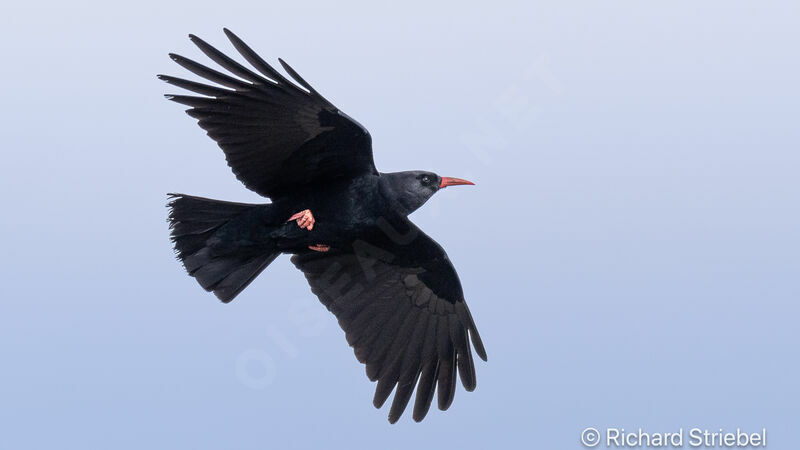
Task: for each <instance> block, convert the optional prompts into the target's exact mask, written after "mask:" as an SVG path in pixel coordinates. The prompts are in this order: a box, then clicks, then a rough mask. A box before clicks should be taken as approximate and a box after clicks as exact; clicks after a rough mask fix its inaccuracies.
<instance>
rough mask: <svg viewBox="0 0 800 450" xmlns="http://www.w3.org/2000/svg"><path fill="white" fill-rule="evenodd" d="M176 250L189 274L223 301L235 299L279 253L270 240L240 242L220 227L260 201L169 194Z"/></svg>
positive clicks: (170, 220)
mask: <svg viewBox="0 0 800 450" xmlns="http://www.w3.org/2000/svg"><path fill="white" fill-rule="evenodd" d="M169 197H170V201H169V203H168V205H167V206H168V207H169V216H168V220H169V224H170V229H171V230H172V231H171V239H172V242H173V244H174V246H175V253H176V254H177V257H178V259H179V260H180V261H181V262H182V263H183V266H184V267H185V268H186V271H187V272H188V273H189V275H191V276H193V277H194V278H195V279H196V280H197V281H198V282H199V283H200V285H201V286H202V287H203V289H205V290H207V291H210V292H214V294H215V295H216V296H217V297H218V298H219V299H220V300H222V301H223V302H225V303H227V302H230V301H231V300H233V299H234V297H236V296H237V295H238V294H239V293H240V292H241V291H242V290H243V289H244V288H246V287H247V285H249V284H250V282H251V281H253V279H255V277H256V276H258V274H259V273H261V271H262V270H264V269H265V268H266V267H267V266H268V265H269V264H270V263H271V262H272V261H274V260H275V258H277V256H278V255H279V254H280V252H279V251H277V250H276V249H275V247H274V246H271V245H270V243H269V242H254V243H253V245H247V246H241V244H239V243H236V244H232V243H230V242H226V238H225V236H226V234H225V233H224V232H223V231H221V230H222V229H223V227H225V226H226V225H228V224H229V223H231V221H232V220H233V219H236V218H239V217H241V216H242V215H243V214H245V213H248V212H250V211H251V210H252V209H253V208H255V207H257V206H258V205H250V204H246V203H233V202H224V201H220V200H212V199H207V198H202V197H193V196H190V195H184V194H169Z"/></svg>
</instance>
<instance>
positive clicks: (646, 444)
mask: <svg viewBox="0 0 800 450" xmlns="http://www.w3.org/2000/svg"><path fill="white" fill-rule="evenodd" d="M581 443H582V444H583V445H584V446H585V447H590V448H591V447H600V448H761V447H766V446H767V429H766V428H762V429H760V430H757V431H747V430H743V429H741V428H736V429H735V430H724V429H721V428H720V429H713V430H712V429H705V428H679V429H677V430H673V431H664V432H660V431H656V432H653V431H647V430H644V429H642V428H638V429H635V430H626V429H625V428H613V427H609V428H599V429H598V428H594V427H588V428H585V429H584V430H583V431H582V432H581Z"/></svg>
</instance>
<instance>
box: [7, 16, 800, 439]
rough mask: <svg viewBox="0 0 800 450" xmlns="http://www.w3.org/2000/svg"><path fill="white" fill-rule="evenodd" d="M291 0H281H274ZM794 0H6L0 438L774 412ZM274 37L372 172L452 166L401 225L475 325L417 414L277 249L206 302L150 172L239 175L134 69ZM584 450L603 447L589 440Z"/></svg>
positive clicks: (794, 197) (557, 427) (685, 423)
mask: <svg viewBox="0 0 800 450" xmlns="http://www.w3.org/2000/svg"><path fill="white" fill-rule="evenodd" d="M295 3H296V4H295ZM799 16H800V7H799V6H797V3H796V2H790V1H773V2H752V1H707V2H690V1H672V2H633V1H604V2H589V1H586V2H574V1H564V2H525V3H524V4H523V2H519V3H505V2H482V3H480V4H474V5H469V4H464V3H463V2H459V3H457V4H456V3H453V4H450V5H446V4H444V3H436V2H431V1H426V2H404V6H402V7H400V6H397V7H386V6H375V5H373V4H371V3H368V2H363V3H353V2H328V3H322V2H319V3H315V2H311V1H303V2H267V1H263V2H251V3H241V2H236V1H228V2H214V3H208V2H200V1H191V2H188V1H187V2H135V3H130V4H127V5H125V6H119V5H114V4H113V3H111V4H109V3H106V2H82V1H75V2H34V1H31V2H14V3H13V4H12V3H9V2H5V3H4V5H3V6H2V7H0V24H2V26H0V38H1V39H0V50H2V55H3V58H4V63H3V70H2V71H1V72H0V81H2V83H0V86H2V87H1V88H0V89H1V90H2V108H1V109H0V133H1V134H0V137H2V142H3V145H2V152H3V158H2V164H1V165H0V196H2V203H3V212H2V220H0V235H2V236H3V238H2V246H3V257H2V258H0V278H2V283H0V298H2V303H1V304H0V358H2V370H0V381H2V382H0V448H4V449H5V448H8V449H28V448H35V449H54V448H75V449H88V448H113V449H143V448H147V449H178V448H181V449H183V448H186V449H189V448H191V449H266V448H298V449H300V448H381V449H407V448H434V447H435V446H439V448H462V449H483V448H490V447H494V448H497V447H496V446H498V445H499V446H501V447H505V448H550V449H555V448H558V449H570V448H581V445H580V443H579V435H580V432H581V430H583V429H584V428H585V427H589V426H594V427H598V428H602V427H606V426H616V427H624V428H626V429H636V428H638V427H643V428H644V429H645V430H646V431H651V432H656V431H660V432H664V431H675V430H677V429H678V428H680V427H683V428H685V429H687V428H691V427H701V428H709V429H712V430H716V429H718V428H720V427H722V428H726V429H735V428H736V427H742V428H744V429H746V430H749V431H759V430H760V429H761V428H762V427H766V428H767V430H768V442H769V446H768V448H772V449H789V448H796V446H797V439H798V438H797V430H796V426H797V424H798V421H800V409H799V407H798V400H800V388H798V383H797V380H798V379H800V364H799V363H798V338H800V331H798V325H797V317H798V313H800V306H798V300H800V260H799V258H800V256H799V255H800V210H799V209H798V201H799V198H800V179H799V178H798V175H799V174H800V153H799V152H798V150H799V149H800V145H798V144H800V127H799V126H798V117H800V110H799V109H800V107H798V105H800V85H799V84H798V80H800V58H798V52H797V43H798V42H800V28H798V17H799ZM223 26H227V27H229V28H231V29H232V30H234V31H235V32H236V33H237V34H239V35H240V36H241V37H242V38H243V39H244V40H245V41H246V42H248V43H249V44H250V45H251V46H252V47H253V48H255V49H256V50H257V51H258V52H260V53H261V54H262V55H263V56H264V57H265V59H267V60H269V61H277V57H279V56H280V57H283V58H284V59H286V60H287V61H288V62H289V63H290V64H292V65H293V66H294V67H295V68H296V69H297V70H298V71H299V72H300V73H301V74H302V75H303V76H304V77H305V78H306V79H307V80H309V81H310V82H311V83H312V84H313V85H314V86H315V87H316V88H317V89H318V90H319V91H320V92H321V93H322V94H323V95H325V96H326V97H327V98H329V99H330V100H331V101H332V102H334V103H335V104H336V105H337V106H339V107H340V108H342V109H343V110H344V111H346V112H347V113H348V114H350V115H351V116H353V117H355V118H356V119H358V120H359V121H360V122H361V123H363V124H364V125H365V126H366V127H367V128H368V129H369V130H370V131H371V133H372V136H373V142H374V148H375V159H376V163H377V165H378V167H379V168H380V169H381V170H383V171H395V170H405V169H428V170H434V171H437V172H439V173H441V174H443V175H451V176H459V177H465V178H469V179H474V180H475V181H476V182H477V186H476V187H475V188H461V189H453V190H448V191H446V192H443V193H441V194H439V195H437V196H436V197H435V198H434V199H433V200H432V201H431V202H429V204H427V205H426V206H425V207H423V209H421V210H420V211H418V212H417V213H415V215H414V216H413V219H414V221H415V222H416V223H417V224H419V225H420V226H421V227H422V228H423V229H424V230H425V231H426V232H427V233H428V234H430V235H431V236H433V237H434V238H435V239H437V240H438V241H439V242H440V243H441V244H442V245H443V246H444V248H445V249H447V251H448V253H449V255H450V257H451V259H452V260H453V261H454V264H455V266H456V268H457V270H458V271H459V274H460V276H461V279H462V283H463V285H464V290H465V292H466V296H467V300H468V302H469V304H470V307H471V309H472V313H473V315H474V317H475V319H476V322H477V325H478V328H479V329H480V331H481V334H482V336H483V338H484V342H485V343H486V346H487V350H488V353H489V362H488V363H483V362H479V363H478V364H477V366H478V367H477V370H478V389H477V390H476V391H475V392H473V393H466V392H464V390H463V389H462V388H461V387H459V390H458V392H457V393H456V398H455V402H454V404H453V406H452V408H451V409H450V410H449V411H448V412H446V413H441V412H439V411H438V410H432V411H431V413H430V414H429V415H428V417H427V418H426V420H425V421H424V422H423V423H422V424H416V423H414V422H413V421H412V420H411V418H410V411H407V414H406V415H405V416H404V417H403V419H401V421H400V423H398V424H397V425H395V426H390V425H389V423H388V422H387V421H386V416H387V414H388V408H384V409H383V410H380V411H376V410H375V409H374V408H373V407H372V405H371V399H372V395H373V390H374V385H373V384H372V383H370V382H369V381H368V380H367V378H366V376H365V374H364V369H363V366H361V365H360V364H358V363H357V361H356V360H355V357H354V356H353V354H352V350H351V349H350V348H349V347H348V346H347V344H346V342H345V339H344V336H343V332H342V331H341V330H340V329H339V327H338V325H337V323H336V321H335V319H334V317H333V316H332V315H330V314H329V313H328V312H327V311H326V310H325V309H324V307H323V306H322V305H321V304H319V302H318V300H317V299H316V298H315V297H314V296H313V295H312V294H311V293H310V290H309V288H308V286H307V285H306V283H305V281H304V279H303V277H302V275H301V274H300V273H299V272H298V271H296V270H295V269H294V268H293V267H292V265H291V264H290V263H289V261H288V258H287V257H282V258H280V259H279V260H277V261H276V262H275V263H273V265H272V266H271V267H270V268H269V270H268V271H267V272H265V273H264V274H262V275H261V276H260V277H259V278H258V279H257V280H256V281H255V282H254V283H253V284H252V285H251V286H250V287H249V288H248V289H247V290H246V291H245V292H244V293H243V294H242V295H241V296H240V297H239V298H237V299H236V301H235V302H233V303H232V304H230V305H223V304H221V303H219V302H218V301H217V300H216V299H215V298H214V297H213V296H212V295H210V294H207V293H205V292H204V291H203V290H202V289H201V288H200V287H199V286H198V285H197V283H196V282H195V281H194V280H192V279H191V278H189V277H188V276H186V275H185V274H184V273H183V269H182V268H181V266H180V264H179V263H178V262H176V261H175V260H174V258H173V253H172V249H171V248H170V244H169V240H168V231H167V225H166V222H165V216H166V209H165V207H164V204H165V202H166V196H165V193H166V192H169V191H179V192H185V193H190V194H196V195H203V196H208V197H214V198H219V199H225V200H233V201H245V202H258V201H259V198H258V197H257V195H256V194H254V193H252V192H250V191H247V190H246V189H245V188H244V187H243V186H242V185H240V184H239V183H238V182H237V181H236V180H235V178H234V177H233V175H232V174H231V173H230V171H229V169H228V168H227V167H226V165H225V163H224V159H223V155H222V152H221V151H220V150H219V148H218V147H216V145H215V144H214V143H213V142H212V141H211V140H210V139H208V138H207V137H206V136H205V135H204V133H203V132H202V130H201V129H200V128H198V127H197V125H196V124H195V123H194V122H193V121H192V120H191V119H190V118H189V117H188V116H186V115H185V114H183V112H182V109H183V108H182V107H181V106H180V105H176V104H172V103H170V102H167V101H166V100H164V99H163V97H162V94H163V93H166V92H176V89H175V88H171V87H169V86H167V85H166V84H164V83H162V82H160V81H158V80H157V79H156V77H155V75H156V74H157V73H168V74H173V75H180V76H188V77H190V78H191V76H189V75H187V72H186V71H184V70H183V69H181V68H180V67H179V66H177V65H176V64H174V63H172V62H171V61H170V60H169V58H168V57H167V53H168V52H170V51H174V52H177V53H181V54H184V55H185V56H189V57H192V58H196V59H198V60H201V61H206V60H205V58H204V57H203V56H202V54H201V53H200V51H199V50H197V49H196V48H194V47H193V45H192V44H191V43H190V42H189V40H188V39H187V37H186V35H187V34H188V33H195V34H197V35H199V36H201V37H202V38H204V39H206V40H208V41H209V42H210V43H212V44H214V45H217V46H219V47H220V48H222V49H224V50H225V51H233V49H232V47H231V46H230V45H229V44H228V43H227V41H226V39H225V37H224V35H223V34H222V27H223ZM600 448H602V446H601V447H600Z"/></svg>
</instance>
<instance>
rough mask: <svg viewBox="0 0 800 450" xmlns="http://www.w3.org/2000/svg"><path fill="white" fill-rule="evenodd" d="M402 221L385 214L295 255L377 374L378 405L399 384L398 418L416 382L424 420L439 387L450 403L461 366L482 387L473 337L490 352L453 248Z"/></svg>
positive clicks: (465, 379) (467, 381)
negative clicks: (354, 232)
mask: <svg viewBox="0 0 800 450" xmlns="http://www.w3.org/2000/svg"><path fill="white" fill-rule="evenodd" d="M403 226H404V227H406V228H404V229H402V230H399V231H398V230H397V229H396V228H394V227H392V226H391V225H389V224H388V223H386V222H384V223H383V224H382V225H381V226H380V227H378V228H376V229H375V230H373V231H374V232H372V233H369V235H368V236H366V237H365V238H364V239H363V240H359V241H356V242H354V243H353V244H352V245H351V246H349V247H348V248H344V249H332V250H331V251H330V252H328V253H303V254H298V255H295V256H293V257H292V262H293V263H294V264H295V265H296V266H297V268H299V269H300V270H302V271H303V273H304V274H305V276H306V279H307V280H308V283H309V284H310V285H311V291H312V292H313V293H314V294H316V295H317V296H318V297H319V299H320V301H321V302H322V303H323V304H324V305H325V306H326V307H327V308H328V310H330V311H331V312H332V313H333V314H335V315H336V317H337V319H338V320H339V325H341V327H342V329H343V330H344V331H345V336H346V338H347V342H348V343H349V344H350V346H351V347H353V348H354V350H355V355H356V358H357V359H358V360H359V361H360V362H362V363H364V364H366V366H367V367H366V369H367V377H369V379H370V380H372V381H376V380H377V381H378V385H377V388H376V390H375V398H374V400H373V404H374V405H375V407H376V408H380V407H381V406H382V405H383V403H384V402H385V401H386V399H387V398H388V397H389V395H390V394H391V393H392V390H395V394H394V400H393V401H392V406H391V409H390V412H389V421H390V422H392V423H394V422H396V421H397V420H398V419H399V418H400V416H401V415H402V414H403V411H404V410H405V408H406V406H407V404H408V402H409V400H410V398H411V396H412V394H413V391H414V387H415V386H416V388H417V396H416V400H415V403H414V416H413V417H414V420H416V421H418V422H419V421H421V420H422V419H423V418H424V417H425V415H426V414H427V413H428V410H429V408H430V405H431V401H432V399H433V395H434V391H435V390H437V387H438V404H439V409H441V410H446V409H447V408H449V407H450V404H451V403H452V402H453V396H454V395H455V387H456V386H455V384H456V372H458V374H459V375H460V377H461V382H462V384H463V385H464V388H465V389H466V390H468V391H472V390H473V389H475V385H476V379H475V365H474V363H473V359H472V351H471V349H470V340H469V338H471V339H472V345H473V346H474V347H475V351H476V352H477V354H478V356H480V357H481V358H482V359H483V360H484V361H485V360H486V350H485V349H484V347H483V343H482V342H481V338H480V335H479V334H478V330H477V329H476V328H475V323H474V322H473V320H472V316H471V315H470V312H469V309H468V308H467V304H466V303H465V302H464V294H463V292H462V290H461V283H460V282H459V280H458V275H457V274H456V271H455V269H454V268H453V265H452V264H451V263H450V260H449V259H448V258H447V254H446V253H445V252H444V250H443V249H442V248H441V246H439V244H437V243H436V242H435V241H434V240H433V239H431V238H430V237H428V236H427V235H425V234H424V233H423V232H422V231H421V230H420V229H419V228H417V227H416V226H415V225H414V224H412V223H411V222H410V221H405V223H404V224H403Z"/></svg>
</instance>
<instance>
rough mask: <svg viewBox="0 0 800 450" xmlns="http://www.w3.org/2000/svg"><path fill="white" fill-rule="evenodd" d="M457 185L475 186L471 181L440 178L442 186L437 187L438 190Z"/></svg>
mask: <svg viewBox="0 0 800 450" xmlns="http://www.w3.org/2000/svg"><path fill="white" fill-rule="evenodd" d="M459 184H471V185H473V186H474V185H475V183H473V182H472V181H468V180H462V179H461V178H451V177H442V184H440V185H439V189H441V188H446V187H447V186H458V185H459Z"/></svg>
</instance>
